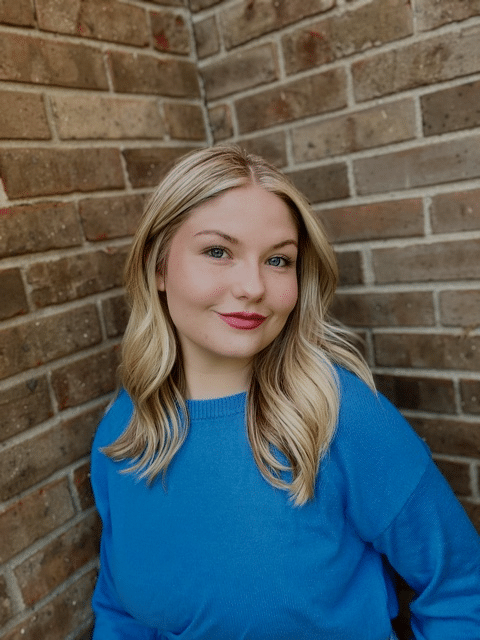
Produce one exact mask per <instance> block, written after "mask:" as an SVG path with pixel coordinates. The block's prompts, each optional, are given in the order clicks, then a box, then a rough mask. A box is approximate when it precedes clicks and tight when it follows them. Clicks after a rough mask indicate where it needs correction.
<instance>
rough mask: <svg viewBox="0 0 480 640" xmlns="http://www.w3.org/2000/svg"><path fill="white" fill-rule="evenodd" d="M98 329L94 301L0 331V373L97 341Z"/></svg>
mask: <svg viewBox="0 0 480 640" xmlns="http://www.w3.org/2000/svg"><path fill="white" fill-rule="evenodd" d="M101 339H102V333H101V329H100V324H99V320H98V315H97V309H96V307H95V305H93V304H91V305H86V306H84V307H81V308H79V309H78V308H77V309H74V310H73V311H66V312H64V313H58V314H55V315H48V316H45V317H43V318H39V319H38V320H30V321H28V322H24V323H23V324H19V325H17V326H14V327H10V328H6V329H3V330H2V331H0V377H1V378H2V379H3V378H7V377H8V376H11V375H13V374H15V373H20V372H21V371H26V370H27V369H31V368H32V367H38V366H39V365H41V364H44V363H45V362H50V361H52V360H55V359H57V358H61V357H63V356H66V355H69V354H71V353H76V352H77V351H81V350H82V349H85V348H87V347H91V346H93V345H95V344H98V343H99V342H100V341H101Z"/></svg>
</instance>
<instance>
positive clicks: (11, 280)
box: [0, 269, 28, 319]
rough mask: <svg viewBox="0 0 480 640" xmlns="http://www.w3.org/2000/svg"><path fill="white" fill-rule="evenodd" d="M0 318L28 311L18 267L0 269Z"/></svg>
mask: <svg viewBox="0 0 480 640" xmlns="http://www.w3.org/2000/svg"><path fill="white" fill-rule="evenodd" d="M0 291H1V292H2V296H1V299H0V319H4V318H11V317H12V316H18V315H21V314H23V313H27V311H28V302H27V297H26V295H25V289H24V286H23V281H22V276H21V274H20V269H5V270H4V271H0Z"/></svg>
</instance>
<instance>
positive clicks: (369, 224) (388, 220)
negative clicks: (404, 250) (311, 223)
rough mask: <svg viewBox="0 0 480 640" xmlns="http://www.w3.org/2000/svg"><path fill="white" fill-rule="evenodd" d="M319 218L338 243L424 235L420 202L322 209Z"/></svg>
mask: <svg viewBox="0 0 480 640" xmlns="http://www.w3.org/2000/svg"><path fill="white" fill-rule="evenodd" d="M318 217H319V218H320V220H321V221H322V222H323V225H324V227H325V229H326V231H327V233H328V236H329V238H330V240H331V241H332V242H336V243H338V242H352V241H354V242H355V241H358V240H375V239H383V238H402V237H411V236H422V235H423V234H424V221H423V206H422V201H421V200H420V199H417V198H412V199H409V200H394V201H392V200H390V201H385V202H372V203H371V204H362V205H355V206H351V207H339V208H338V209H319V210H318Z"/></svg>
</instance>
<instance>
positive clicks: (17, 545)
mask: <svg viewBox="0 0 480 640" xmlns="http://www.w3.org/2000/svg"><path fill="white" fill-rule="evenodd" d="M74 515H75V509H74V506H73V503H72V497H71V495H70V491H69V489H68V482H67V480H66V479H65V478H62V479H61V480H56V481H55V482H52V483H50V484H47V485H45V486H43V487H42V488H41V489H38V490H37V491H33V492H32V493H29V494H28V495H26V496H25V497H24V498H22V500H20V501H19V502H17V503H15V504H14V505H12V506H11V507H9V508H8V509H6V510H5V511H4V512H3V513H1V514H0V527H1V530H2V536H1V537H0V561H1V562H6V561H7V560H9V559H10V558H12V557H13V556H15V555H16V554H17V553H19V552H20V551H22V550H23V549H26V548H27V547H29V546H30V545H31V544H33V543H34V542H36V541H37V540H39V539H40V538H43V536H45V535H47V534H48V533H50V532H51V531H54V530H55V529H56V528H57V527H59V526H60V525H62V524H63V523H64V522H67V520H70V518H73V516H74Z"/></svg>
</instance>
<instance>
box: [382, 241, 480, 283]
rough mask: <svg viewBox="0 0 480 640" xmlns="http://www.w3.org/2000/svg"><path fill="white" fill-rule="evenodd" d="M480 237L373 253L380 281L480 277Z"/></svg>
mask: <svg viewBox="0 0 480 640" xmlns="http://www.w3.org/2000/svg"><path fill="white" fill-rule="evenodd" d="M479 255H480V240H478V239H477V240H461V241H460V240H458V241H452V242H436V243H432V244H421V245H412V246H409V247H390V248H388V249H375V250H374V251H373V252H372V260H373V267H374V271H375V280H376V281H377V282H418V281H425V282H432V281H435V280H458V279H468V280H472V279H474V278H479V277H480V260H478V256H479Z"/></svg>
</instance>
